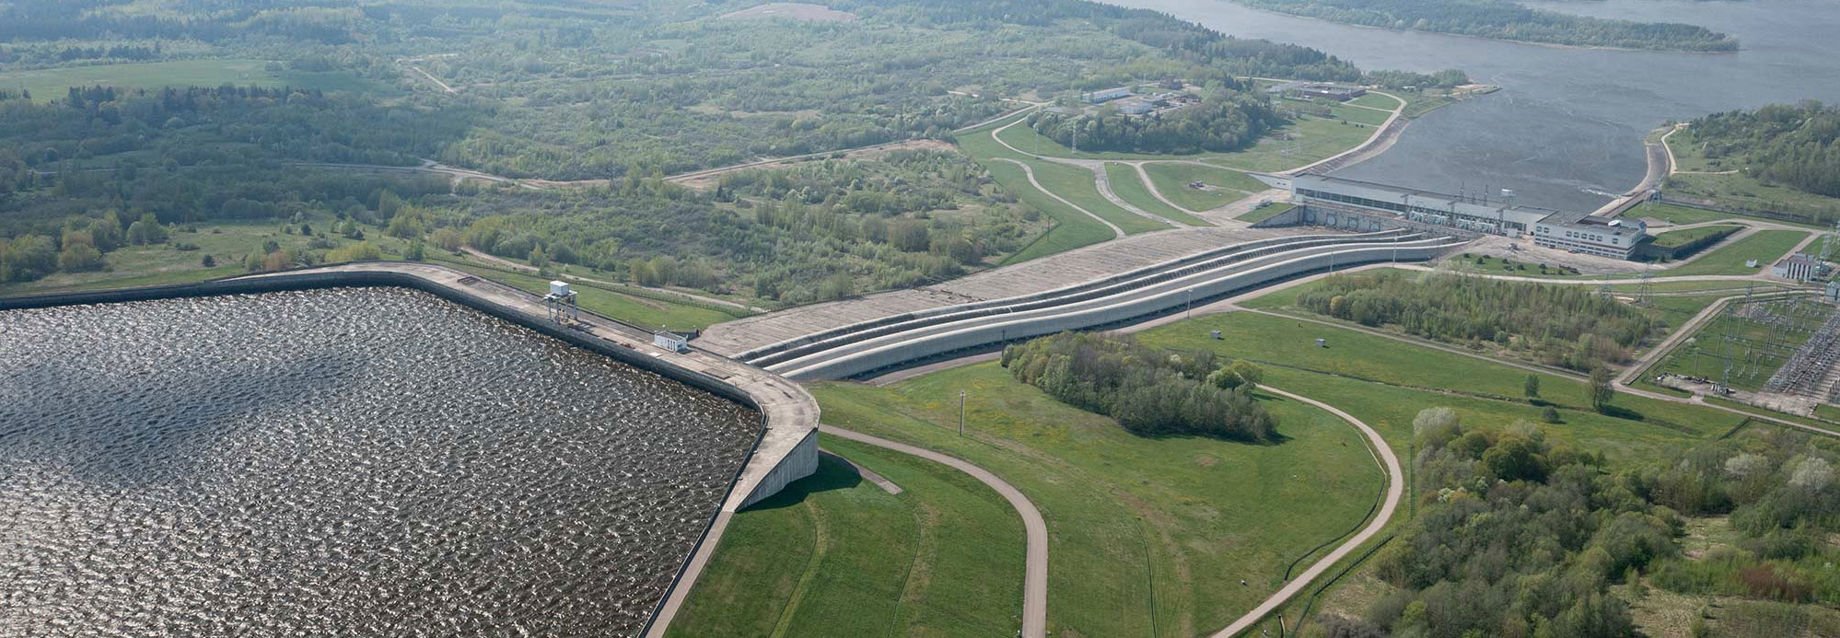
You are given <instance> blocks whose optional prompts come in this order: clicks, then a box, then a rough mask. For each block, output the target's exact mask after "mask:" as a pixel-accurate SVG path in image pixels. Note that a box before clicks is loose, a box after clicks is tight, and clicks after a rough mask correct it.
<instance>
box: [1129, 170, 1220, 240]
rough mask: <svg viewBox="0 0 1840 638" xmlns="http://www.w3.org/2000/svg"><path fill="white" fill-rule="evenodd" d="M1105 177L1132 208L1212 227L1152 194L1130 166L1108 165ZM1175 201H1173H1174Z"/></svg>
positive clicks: (1166, 217)
mask: <svg viewBox="0 0 1840 638" xmlns="http://www.w3.org/2000/svg"><path fill="white" fill-rule="evenodd" d="M1105 177H1106V179H1107V180H1108V181H1110V182H1111V184H1112V192H1114V193H1117V194H1118V196H1119V197H1120V198H1123V199H1124V201H1127V202H1130V203H1131V205H1132V206H1136V207H1138V208H1141V209H1143V210H1144V211H1146V212H1149V213H1151V214H1153V215H1158V216H1161V217H1162V218H1164V219H1170V220H1175V221H1178V222H1182V223H1184V224H1188V225H1190V226H1212V225H1213V224H1209V223H1208V222H1207V220H1204V219H1201V218H1200V217H1196V216H1194V215H1190V214H1188V211H1185V210H1182V209H1179V208H1176V207H1174V206H1170V205H1168V204H1165V203H1163V200H1160V199H1157V198H1156V195H1153V194H1151V193H1150V188H1149V187H1148V186H1146V185H1144V180H1143V178H1142V177H1141V176H1139V175H1138V174H1137V169H1136V168H1134V167H1132V166H1131V165H1129V164H1117V163H1107V164H1106V165H1105ZM1172 201H1173V200H1172Z"/></svg>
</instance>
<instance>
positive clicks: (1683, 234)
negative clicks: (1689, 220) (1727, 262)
mask: <svg viewBox="0 0 1840 638" xmlns="http://www.w3.org/2000/svg"><path fill="white" fill-rule="evenodd" d="M1739 228H1743V227H1742V226H1740V225H1738V224H1717V225H1713V226H1701V227H1699V228H1686V229H1682V230H1670V231H1664V232H1661V233H1657V234H1656V235H1655V239H1654V245H1655V247H1656V248H1679V247H1681V246H1685V245H1687V244H1691V243H1693V242H1696V241H1699V240H1701V239H1704V238H1707V237H1711V236H1713V235H1717V234H1720V233H1724V232H1729V231H1731V230H1733V229H1739Z"/></svg>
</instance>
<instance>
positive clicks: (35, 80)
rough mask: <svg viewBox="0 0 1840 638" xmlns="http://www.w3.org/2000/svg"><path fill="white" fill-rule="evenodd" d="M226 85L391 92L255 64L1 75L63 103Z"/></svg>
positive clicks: (352, 79)
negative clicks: (94, 90)
mask: <svg viewBox="0 0 1840 638" xmlns="http://www.w3.org/2000/svg"><path fill="white" fill-rule="evenodd" d="M225 84H234V85H237V86H252V85H253V86H262V87H280V86H291V87H296V88H304V89H320V90H325V91H354V92H365V93H376V92H378V91H387V90H388V89H387V88H386V87H385V86H384V85H381V84H378V83H376V82H373V81H370V80H366V79H363V78H360V77H357V76H354V75H351V74H349V73H341V72H323V73H321V72H307V71H294V70H289V69H271V68H269V62H267V61H265V60H251V59H223V60H178V61H171V62H142V63H130V64H99V65H91V66H73V67H59V68H53V69H34V70H29V71H9V72H5V73H0V86H4V87H7V88H9V89H14V88H21V87H23V88H25V89H26V90H27V91H31V92H32V99H33V100H36V101H39V102H49V101H52V100H61V99H63V98H64V96H65V94H66V93H67V89H69V88H70V87H84V86H114V87H119V88H124V89H157V88H162V87H168V86H208V87H217V86H223V85H225Z"/></svg>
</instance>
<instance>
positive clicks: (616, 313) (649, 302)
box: [429, 254, 750, 331]
mask: <svg viewBox="0 0 1840 638" xmlns="http://www.w3.org/2000/svg"><path fill="white" fill-rule="evenodd" d="M429 261H433V262H437V263H440V264H441V265H444V266H449V267H452V268H456V269H459V270H464V271H466V272H470V273H473V274H475V275H479V276H480V277H484V278H486V279H490V280H493V281H496V282H499V283H502V284H505V285H508V286H512V287H514V288H520V289H523V290H526V291H529V292H532V293H536V294H539V295H541V294H545V293H548V292H549V282H550V280H549V278H547V277H539V276H537V275H534V274H531V273H525V272H517V271H513V270H508V269H504V268H499V267H495V266H488V265H483V264H480V263H478V262H475V261H471V260H463V259H458V258H454V257H452V256H449V255H445V254H439V255H436V254H430V255H429ZM571 282H572V283H573V287H574V289H575V291H576V292H577V293H578V295H577V296H578V299H577V302H578V303H580V304H581V308H582V309H583V310H587V311H589V312H594V313H598V314H601V315H605V316H607V317H612V318H614V319H618V320H620V321H624V322H626V323H630V324H633V325H637V326H643V327H646V328H658V327H663V328H666V329H669V330H677V331H686V330H701V329H703V328H707V327H709V326H711V325H714V324H718V323H722V322H724V321H733V320H735V319H739V318H741V317H745V316H748V315H749V314H750V313H747V312H742V311H739V310H736V309H732V308H724V307H718V306H716V305H714V304H697V303H692V302H688V301H679V300H671V299H665V298H663V296H664V295H662V294H660V295H659V296H657V297H652V296H641V295H640V294H634V293H632V292H628V291H621V290H615V289H614V288H612V287H609V286H604V285H598V284H595V283H593V282H585V281H580V280H571Z"/></svg>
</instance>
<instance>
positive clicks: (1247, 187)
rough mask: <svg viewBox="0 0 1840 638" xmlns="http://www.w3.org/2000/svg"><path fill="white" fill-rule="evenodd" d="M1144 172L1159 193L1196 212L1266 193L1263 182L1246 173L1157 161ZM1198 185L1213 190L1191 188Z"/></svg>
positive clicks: (1145, 166)
mask: <svg viewBox="0 0 1840 638" xmlns="http://www.w3.org/2000/svg"><path fill="white" fill-rule="evenodd" d="M1144 172H1146V173H1148V174H1149V175H1150V181H1151V183H1153V184H1155V185H1156V190H1157V192H1160V193H1162V194H1163V196H1164V197H1167V198H1169V201H1172V202H1175V203H1176V204H1178V205H1180V206H1182V207H1183V208H1187V209H1189V210H1191V211H1195V212H1201V211H1205V210H1213V209H1215V208H1219V207H1221V206H1225V205H1227V204H1231V203H1233V202H1236V201H1239V200H1241V199H1244V198H1245V197H1246V196H1247V195H1251V194H1253V193H1256V192H1259V191H1262V190H1265V184H1264V183H1263V182H1260V181H1259V180H1256V179H1253V178H1252V177H1250V176H1248V175H1246V174H1245V173H1241V172H1239V171H1231V170H1227V169H1223V168H1214V167H1210V166H1202V165H1199V164H1187V163H1175V162H1154V163H1149V164H1145V165H1144ZM1194 182H1201V183H1203V184H1207V185H1208V186H1212V187H1213V188H1211V189H1208V190H1199V189H1195V188H1189V186H1188V185H1189V184H1191V183H1194Z"/></svg>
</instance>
